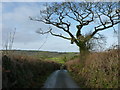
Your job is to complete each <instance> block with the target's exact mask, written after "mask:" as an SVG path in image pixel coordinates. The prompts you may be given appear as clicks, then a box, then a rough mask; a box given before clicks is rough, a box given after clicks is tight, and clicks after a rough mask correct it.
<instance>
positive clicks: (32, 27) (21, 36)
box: [3, 3, 77, 51]
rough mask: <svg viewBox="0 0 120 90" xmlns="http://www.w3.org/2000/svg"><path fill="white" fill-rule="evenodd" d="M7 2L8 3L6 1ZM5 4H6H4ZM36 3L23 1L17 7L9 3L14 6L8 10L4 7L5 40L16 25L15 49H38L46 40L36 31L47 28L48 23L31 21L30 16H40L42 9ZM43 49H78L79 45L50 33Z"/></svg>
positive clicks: (8, 5) (9, 5)
mask: <svg viewBox="0 0 120 90" xmlns="http://www.w3.org/2000/svg"><path fill="white" fill-rule="evenodd" d="M5 4H6V3H5ZM3 6H6V5H4V4H3ZM39 6H40V5H38V4H37V5H36V4H35V3H23V4H21V5H20V6H18V7H15V6H14V4H13V3H10V4H9V3H7V7H14V8H13V9H12V10H9V11H8V8H7V9H6V7H3V10H5V11H4V13H3V42H5V41H6V40H7V38H8V35H9V33H10V32H13V31H14V28H15V27H16V34H15V40H14V44H13V48H14V49H38V48H39V47H40V46H41V45H42V44H43V43H44V42H45V40H46V39H45V37H46V36H44V35H39V34H37V33H35V31H36V30H37V29H38V28H42V29H43V30H47V27H48V26H47V25H45V24H43V23H40V22H35V21H30V20H29V16H38V15H39V11H40V9H44V7H39ZM41 50H46V51H47V50H48V51H77V46H75V45H70V42H69V41H66V40H64V39H61V38H56V37H53V36H51V35H49V37H48V39H47V42H46V43H45V44H44V46H43V47H42V48H41Z"/></svg>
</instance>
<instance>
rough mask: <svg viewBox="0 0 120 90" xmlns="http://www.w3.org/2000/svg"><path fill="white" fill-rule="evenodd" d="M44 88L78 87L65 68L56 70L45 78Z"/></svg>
mask: <svg viewBox="0 0 120 90" xmlns="http://www.w3.org/2000/svg"><path fill="white" fill-rule="evenodd" d="M44 88H79V87H78V86H77V84H76V83H75V82H74V81H73V79H72V78H71V77H70V75H69V74H68V72H67V70H57V71H55V72H53V73H52V74H51V75H50V77H48V79H47V80H46V82H45V84H44Z"/></svg>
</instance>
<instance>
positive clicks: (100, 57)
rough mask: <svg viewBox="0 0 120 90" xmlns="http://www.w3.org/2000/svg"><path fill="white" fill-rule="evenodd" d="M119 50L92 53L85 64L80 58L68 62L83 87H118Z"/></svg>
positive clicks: (70, 69) (73, 74)
mask: <svg viewBox="0 0 120 90" xmlns="http://www.w3.org/2000/svg"><path fill="white" fill-rule="evenodd" d="M118 59H119V57H118V50H111V51H106V52H99V53H91V54H90V55H89V56H88V58H87V59H86V62H85V66H84V67H82V63H81V62H80V60H79V59H78V58H76V59H74V60H72V61H68V62H67V63H66V66H67V69H68V70H69V72H70V74H71V75H72V77H73V78H74V79H75V81H76V82H77V83H78V85H79V86H80V87H81V88H118V87H119V83H118V77H119V75H118V71H119V66H118Z"/></svg>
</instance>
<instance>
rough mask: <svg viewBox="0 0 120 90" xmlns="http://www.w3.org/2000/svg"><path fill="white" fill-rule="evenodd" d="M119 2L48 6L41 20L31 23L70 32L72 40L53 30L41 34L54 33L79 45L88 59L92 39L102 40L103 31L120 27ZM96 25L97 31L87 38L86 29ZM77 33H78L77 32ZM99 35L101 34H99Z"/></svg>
mask: <svg viewBox="0 0 120 90" xmlns="http://www.w3.org/2000/svg"><path fill="white" fill-rule="evenodd" d="M117 4H118V3H117V2H96V3H92V2H87V3H86V2H61V3H60V2H57V3H50V4H48V3H47V4H46V5H45V6H46V9H45V10H42V11H40V17H36V18H32V17H30V19H31V20H34V21H38V22H43V23H45V24H49V25H51V26H55V27H57V28H59V29H60V30H62V31H64V32H66V33H67V34H68V35H69V37H67V36H65V35H63V34H56V33H53V28H52V27H50V28H49V29H48V31H45V30H42V29H41V30H40V31H39V32H38V33H40V34H46V33H51V34H52V35H53V36H57V37H61V38H63V39H67V40H70V41H71V44H73V43H75V44H76V45H77V46H78V47H79V50H80V55H81V56H84V55H85V54H86V53H87V52H89V49H90V43H89V42H90V40H92V39H94V40H95V39H96V40H98V41H99V39H101V38H102V37H101V35H100V34H99V33H98V32H100V31H103V30H106V29H108V28H111V27H113V26H114V25H116V24H118V23H119V22H120V20H119V19H118V16H119V13H120V10H119V8H118V7H117ZM90 24H94V30H92V31H91V32H90V33H89V34H87V35H83V34H82V30H84V29H83V27H85V26H88V25H90ZM73 25H74V26H75V27H76V29H75V30H71V26H73ZM73 32H74V33H73ZM97 34H98V35H97Z"/></svg>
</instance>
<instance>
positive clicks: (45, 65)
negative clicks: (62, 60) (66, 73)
mask: <svg viewBox="0 0 120 90" xmlns="http://www.w3.org/2000/svg"><path fill="white" fill-rule="evenodd" d="M60 65H61V64H58V63H56V62H53V61H50V60H45V61H44V60H41V59H40V58H36V57H33V56H31V57H30V56H26V55H19V54H18V55H17V54H16V55H14V54H11V53H9V55H3V56H2V81H3V82H2V88H41V87H43V84H44V82H45V80H46V79H47V77H48V76H49V75H50V74H51V73H52V72H54V71H55V70H57V69H60Z"/></svg>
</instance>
